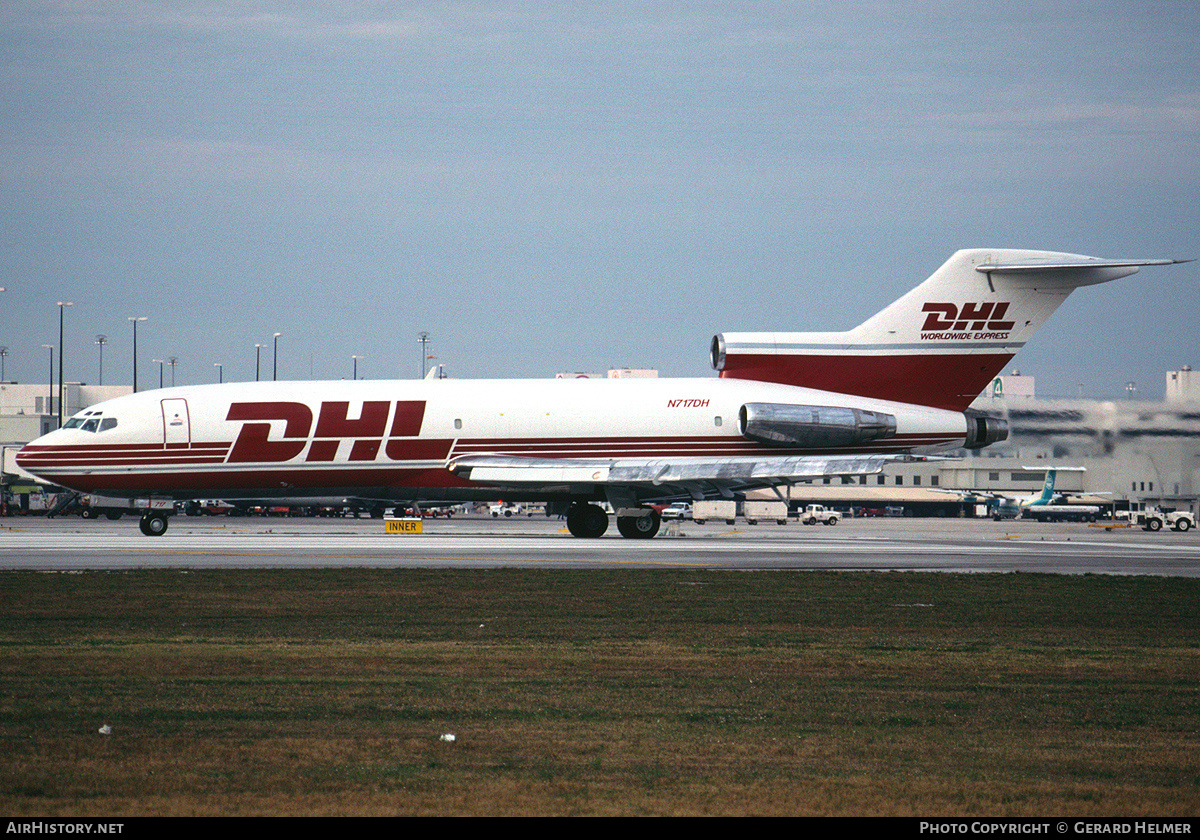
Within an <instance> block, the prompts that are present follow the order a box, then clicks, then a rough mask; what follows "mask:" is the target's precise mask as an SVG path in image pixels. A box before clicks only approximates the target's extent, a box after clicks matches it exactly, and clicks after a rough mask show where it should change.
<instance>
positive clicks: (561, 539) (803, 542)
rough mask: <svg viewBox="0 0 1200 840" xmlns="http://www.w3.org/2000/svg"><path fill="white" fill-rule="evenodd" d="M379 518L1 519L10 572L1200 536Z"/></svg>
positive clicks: (1111, 570) (877, 552)
mask: <svg viewBox="0 0 1200 840" xmlns="http://www.w3.org/2000/svg"><path fill="white" fill-rule="evenodd" d="M423 525H424V529H423V530H424V532H423V533H422V534H420V535H412V534H409V535H403V534H385V533H384V525H383V521H382V520H377V519H376V520H373V519H357V520H356V519H348V518H347V519H284V518H279V519H271V518H228V517H187V516H176V517H173V518H172V520H171V526H170V529H169V530H168V532H167V534H166V535H164V536H162V537H146V536H143V535H142V534H141V532H140V531H139V530H138V527H137V520H136V519H133V518H129V517H127V518H124V519H122V520H120V521H117V522H110V521H108V520H104V519H102V520H98V521H96V520H93V521H86V520H82V519H79V518H77V517H69V518H56V519H46V518H45V517H12V518H7V519H3V520H0V569H34V570H46V571H52V570H57V571H69V570H83V569H134V568H223V567H228V568H321V567H376V568H378V567H394V568H422V567H424V568H449V567H457V568H499V567H518V566H521V567H538V566H541V567H555V568H674V567H686V568H714V569H744V570H763V569H827V570H903V571H927V572H937V571H943V572H1013V571H1025V572H1045V573H1055V574H1086V573H1090V574H1118V575H1172V576H1184V577H1197V576H1200V534H1197V533H1194V532H1189V533H1177V532H1170V531H1168V532H1159V533H1153V534H1152V533H1147V532H1145V531H1142V530H1140V529H1136V528H1135V529H1116V530H1111V531H1108V530H1104V529H1103V528H1098V527H1094V526H1093V527H1089V526H1088V525H1084V524H1074V523H1044V524H1043V523H1037V522H1025V521H1018V522H1012V521H1010V522H1002V523H995V522H992V521H991V520H977V519H850V520H844V521H843V522H842V523H839V524H838V525H836V526H833V527H827V526H819V525H818V526H808V527H806V526H802V525H798V524H795V523H794V522H793V523H790V524H788V525H784V526H780V525H756V526H750V525H746V524H744V523H739V524H738V525H734V526H729V525H724V524H716V523H706V524H704V525H696V524H694V523H690V522H685V523H682V524H680V525H678V526H675V527H668V528H664V531H665V533H663V534H660V535H659V536H658V537H656V538H655V539H653V540H647V541H641V540H627V539H623V538H621V537H620V536H618V535H617V534H616V528H615V527H613V528H611V529H610V532H609V534H606V535H605V536H604V537H602V538H600V539H595V540H580V539H575V538H573V537H571V536H570V535H569V534H567V532H566V527H565V523H563V522H562V521H560V520H557V519H547V518H545V517H534V518H524V517H519V518H513V519H492V518H490V517H484V516H474V517H461V518H460V517H455V518H454V519H448V520H447V519H436V520H425V521H424V523H423Z"/></svg>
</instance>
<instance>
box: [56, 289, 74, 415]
mask: <svg viewBox="0 0 1200 840" xmlns="http://www.w3.org/2000/svg"><path fill="white" fill-rule="evenodd" d="M74 305H75V304H74V303H72V302H71V301H65V302H64V301H61V300H60V301H59V302H58V428H60V429H61V428H62V424H63V356H65V355H67V354H66V353H64V352H63V310H64V309H66V308H67V307H68V306H74Z"/></svg>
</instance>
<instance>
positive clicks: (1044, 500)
mask: <svg viewBox="0 0 1200 840" xmlns="http://www.w3.org/2000/svg"><path fill="white" fill-rule="evenodd" d="M1057 475H1058V470H1056V469H1055V468H1054V467H1051V468H1050V469H1048V470H1046V483H1045V484H1044V485H1043V486H1042V495H1040V496H1038V501H1036V502H1034V504H1035V505H1048V504H1050V502H1051V501H1052V500H1053V499H1054V479H1055V477H1056V476H1057Z"/></svg>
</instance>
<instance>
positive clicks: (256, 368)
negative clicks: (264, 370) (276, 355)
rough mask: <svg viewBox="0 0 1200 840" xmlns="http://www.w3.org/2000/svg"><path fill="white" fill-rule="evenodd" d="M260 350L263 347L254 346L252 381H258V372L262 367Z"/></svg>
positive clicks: (259, 345)
mask: <svg viewBox="0 0 1200 840" xmlns="http://www.w3.org/2000/svg"><path fill="white" fill-rule="evenodd" d="M262 349H263V345H261V344H255V345H254V381H255V382H257V381H258V371H259V368H261V367H262Z"/></svg>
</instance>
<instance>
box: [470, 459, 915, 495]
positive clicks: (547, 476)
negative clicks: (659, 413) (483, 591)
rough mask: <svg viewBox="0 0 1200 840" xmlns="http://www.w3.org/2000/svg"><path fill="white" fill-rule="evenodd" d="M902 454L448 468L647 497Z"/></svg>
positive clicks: (855, 469)
mask: <svg viewBox="0 0 1200 840" xmlns="http://www.w3.org/2000/svg"><path fill="white" fill-rule="evenodd" d="M905 458H906V456H902V455H847V456H815V455H803V456H795V457H778V456H777V457H767V458H755V457H739V458H711V459H706V458H680V459H674V460H667V459H662V460H646V461H639V460H629V459H612V460H575V459H556V458H521V457H514V456H507V455H476V456H468V457H463V458H457V459H455V460H454V461H453V462H451V463H450V465H449V470H450V471H451V472H452V473H454V474H455V475H457V476H459V477H460V478H464V479H467V480H469V481H473V482H476V483H479V484H488V485H492V486H497V487H520V488H525V489H534V488H537V489H545V490H549V489H562V490H565V489H568V488H570V487H579V488H581V489H586V488H594V487H596V486H601V485H603V486H622V487H629V488H631V489H637V490H640V491H641V494H642V495H653V494H654V493H656V492H661V493H662V494H663V495H664V496H665V495H672V494H673V492H674V491H673V488H680V487H686V488H699V487H703V488H707V489H709V490H712V491H716V492H720V491H721V490H744V489H753V488H758V487H769V486H773V485H777V484H787V483H791V482H795V481H803V480H806V479H813V478H824V477H825V476H830V475H866V474H871V473H877V472H880V471H881V470H882V469H883V467H884V465H885V464H886V463H888V462H889V461H897V460H904V459H905Z"/></svg>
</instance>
